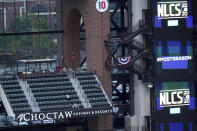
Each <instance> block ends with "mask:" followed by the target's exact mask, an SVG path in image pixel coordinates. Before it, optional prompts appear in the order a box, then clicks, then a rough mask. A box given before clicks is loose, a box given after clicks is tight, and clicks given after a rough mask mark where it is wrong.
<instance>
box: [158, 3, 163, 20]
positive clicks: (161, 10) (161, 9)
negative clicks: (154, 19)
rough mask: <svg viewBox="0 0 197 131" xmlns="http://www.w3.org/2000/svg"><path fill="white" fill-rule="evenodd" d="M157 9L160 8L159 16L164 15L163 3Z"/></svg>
mask: <svg viewBox="0 0 197 131" xmlns="http://www.w3.org/2000/svg"><path fill="white" fill-rule="evenodd" d="M157 9H158V11H157V14H158V17H161V16H163V4H158V5H157Z"/></svg>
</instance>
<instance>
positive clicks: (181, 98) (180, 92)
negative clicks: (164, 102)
mask: <svg viewBox="0 0 197 131" xmlns="http://www.w3.org/2000/svg"><path fill="white" fill-rule="evenodd" d="M181 94H183V92H182V91H179V92H177V98H179V100H180V101H178V102H177V103H178V104H181V103H183V97H181V96H180V95H181Z"/></svg>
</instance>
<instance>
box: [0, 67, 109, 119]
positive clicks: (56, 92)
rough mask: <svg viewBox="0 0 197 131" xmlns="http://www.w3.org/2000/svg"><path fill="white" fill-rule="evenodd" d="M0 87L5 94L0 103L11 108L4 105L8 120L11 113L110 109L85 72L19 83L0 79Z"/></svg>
mask: <svg viewBox="0 0 197 131" xmlns="http://www.w3.org/2000/svg"><path fill="white" fill-rule="evenodd" d="M0 84H1V87H2V89H3V91H4V92H5V95H1V99H3V100H4V101H6V102H7V100H8V102H9V105H10V106H9V105H8V106H7V105H6V111H7V113H8V112H9V114H10V115H11V117H14V115H12V114H13V113H14V114H20V113H25V112H53V111H65V110H69V109H71V110H76V111H77V110H78V109H79V110H81V109H83V110H86V109H87V108H98V109H101V108H105V109H106V108H107V109H109V108H110V107H111V104H110V102H109V100H108V98H107V96H106V94H105V92H104V90H103V89H102V85H101V84H100V83H99V80H98V79H97V77H96V75H94V74H93V73H90V72H88V71H84V70H83V71H82V70H80V71H77V72H74V73H73V71H72V72H71V73H69V72H67V74H66V73H65V72H64V73H40V74H28V75H25V76H24V77H23V78H21V79H18V78H17V76H14V75H10V76H8V75H2V76H0ZM6 99H7V100H6ZM4 106H5V105H4ZM10 107H11V109H12V110H13V113H12V112H10V111H11V110H10ZM108 107H109V108H108Z"/></svg>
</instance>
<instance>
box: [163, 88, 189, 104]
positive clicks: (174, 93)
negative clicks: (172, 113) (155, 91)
mask: <svg viewBox="0 0 197 131" xmlns="http://www.w3.org/2000/svg"><path fill="white" fill-rule="evenodd" d="M187 105H190V91H189V89H174V90H161V91H160V107H176V106H187Z"/></svg>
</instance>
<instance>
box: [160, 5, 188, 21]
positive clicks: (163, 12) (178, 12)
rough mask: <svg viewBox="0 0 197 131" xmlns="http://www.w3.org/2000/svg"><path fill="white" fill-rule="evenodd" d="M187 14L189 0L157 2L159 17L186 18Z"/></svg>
mask: <svg viewBox="0 0 197 131" xmlns="http://www.w3.org/2000/svg"><path fill="white" fill-rule="evenodd" d="M187 15H188V3H187V1H174V2H158V3H157V16H158V18H159V19H170V18H186V17H187Z"/></svg>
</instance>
